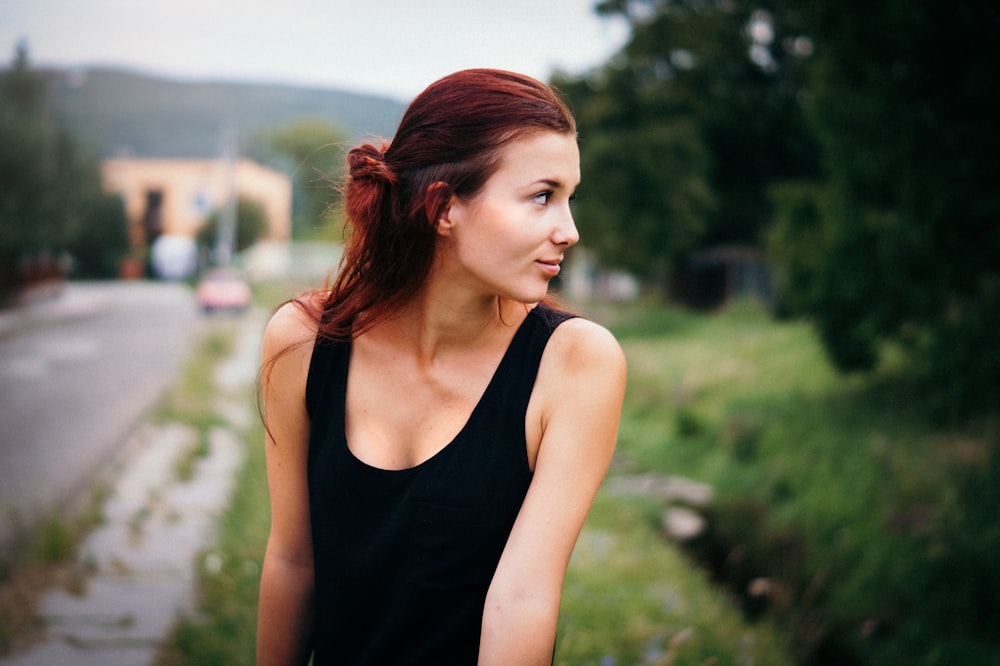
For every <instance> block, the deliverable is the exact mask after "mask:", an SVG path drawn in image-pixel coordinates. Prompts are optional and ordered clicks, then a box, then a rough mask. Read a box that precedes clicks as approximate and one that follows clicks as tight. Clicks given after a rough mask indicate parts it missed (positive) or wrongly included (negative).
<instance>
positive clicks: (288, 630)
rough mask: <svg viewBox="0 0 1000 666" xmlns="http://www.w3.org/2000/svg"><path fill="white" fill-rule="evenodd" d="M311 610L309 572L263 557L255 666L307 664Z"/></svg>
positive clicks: (311, 589) (311, 577) (310, 576)
mask: <svg viewBox="0 0 1000 666" xmlns="http://www.w3.org/2000/svg"><path fill="white" fill-rule="evenodd" d="M312 607H313V571H312V568H311V567H304V566H300V565H296V564H294V563H291V562H287V561H283V560H280V559H278V558H274V557H266V556H265V558H264V566H263V568H262V571H261V579H260V606H259V611H258V617H257V665H258V666H271V665H275V666H278V665H280V666H286V665H288V664H302V665H305V664H307V663H308V662H309V655H310V653H311V648H310V645H311V638H312Z"/></svg>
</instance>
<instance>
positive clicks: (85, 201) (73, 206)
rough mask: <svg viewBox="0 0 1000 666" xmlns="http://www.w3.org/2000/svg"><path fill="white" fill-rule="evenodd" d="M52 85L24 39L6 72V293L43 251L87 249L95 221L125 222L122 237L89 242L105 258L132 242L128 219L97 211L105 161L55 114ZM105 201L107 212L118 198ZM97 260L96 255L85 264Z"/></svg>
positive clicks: (1, 95) (2, 93) (1, 190)
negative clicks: (33, 61)
mask: <svg viewBox="0 0 1000 666" xmlns="http://www.w3.org/2000/svg"><path fill="white" fill-rule="evenodd" d="M45 90H46V85H45V79H44V78H43V76H42V75H41V74H39V73H38V72H35V71H34V70H32V69H31V67H30V66H29V62H28V50H27V45H26V44H24V43H21V44H19V45H18V47H17V51H16V54H15V57H14V62H13V64H12V66H11V68H10V69H9V70H7V71H5V72H2V73H0V146H3V150H0V267H2V269H3V274H2V275H0V292H3V293H2V294H0V296H4V295H6V293H9V292H10V291H12V290H14V289H16V288H17V287H18V286H19V285H20V284H21V283H22V282H24V281H26V280H30V279H31V275H29V274H28V273H27V272H26V268H25V267H26V266H30V265H31V264H32V263H33V262H35V261H36V260H37V259H38V258H39V257H41V256H46V255H54V254H61V253H63V252H73V251H83V249H84V248H85V247H86V246H88V241H87V240H86V239H87V237H88V234H90V233H91V232H92V231H93V230H92V229H90V226H91V225H93V224H104V223H107V224H117V223H118V222H121V224H122V227H121V229H120V231H121V234H120V235H116V236H115V237H114V242H110V243H109V244H108V245H104V246H102V247H101V248H100V249H97V248H94V247H89V248H88V251H99V252H104V253H106V255H107V256H106V257H105V258H104V259H102V260H100V261H104V262H105V263H107V262H114V261H115V259H116V257H117V256H118V255H119V253H120V252H122V251H123V250H124V247H125V245H124V244H125V243H127V239H125V238H124V233H125V231H126V228H125V226H124V222H123V221H122V218H113V215H114V214H111V215H112V216H111V217H105V216H99V215H97V212H96V211H97V209H98V208H99V207H100V206H101V205H102V204H98V203H97V202H100V201H101V198H102V197H103V193H102V186H101V177H100V171H99V168H98V165H97V162H96V161H95V160H94V159H92V158H91V157H90V156H89V155H87V154H85V153H84V152H82V151H81V150H80V147H79V143H78V141H77V140H76V137H74V136H73V135H72V134H70V133H69V132H68V131H67V130H66V129H64V128H62V127H60V126H58V125H57V124H56V123H54V122H53V121H52V119H51V118H50V114H49V112H48V110H47V104H48V100H47V99H46V96H45ZM103 205H104V206H105V211H106V212H107V210H108V208H109V207H110V204H103ZM105 240H109V241H110V240H112V239H111V237H109V236H105ZM80 259H81V258H78V263H79V261H80ZM93 261H97V260H96V259H94V260H93ZM93 261H92V257H89V256H88V258H86V259H85V260H84V261H83V265H84V266H87V267H90V266H92V265H93ZM88 270H89V268H88Z"/></svg>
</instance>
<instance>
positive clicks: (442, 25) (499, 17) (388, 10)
mask: <svg viewBox="0 0 1000 666" xmlns="http://www.w3.org/2000/svg"><path fill="white" fill-rule="evenodd" d="M595 3H596V0H268V1H265V0H240V1H236V0H152V1H147V2H142V1H137V0H0V49H3V51H2V52H0V62H4V63H5V65H6V64H7V63H9V62H10V61H11V59H12V57H13V54H14V51H15V48H16V45H17V44H18V42H19V40H21V39H24V40H26V41H27V44H28V49H29V57H30V60H31V62H32V63H33V64H34V65H36V66H64V67H86V66H94V65H102V66H105V65H113V66H122V67H127V68H129V69H134V70H138V71H141V72H145V73H150V74H158V75H164V76H167V77H170V78H179V79H185V80H235V81H252V82H262V83H263V82H266V83H288V84H293V85H306V86H316V87H322V88H340V89H346V90H350V91H353V92H360V93H369V94H376V95H383V96H387V97H392V98H395V99H398V100H400V101H409V100H410V99H411V98H412V97H413V96H414V95H416V94H417V93H419V92H420V91H421V90H423V88H424V87H426V86H427V85H428V84H430V83H432V82H433V81H435V80H436V79H438V78H440V77H441V76H444V75H445V74H449V73H451V72H453V71H456V70H459V69H464V68H467V67H496V68H500V69H511V70H515V71H519V72H522V73H524V74H528V75H530V76H534V77H536V78H539V79H542V80H546V79H548V78H549V77H550V76H551V74H552V73H553V72H554V71H555V70H556V69H559V70H561V71H564V72H568V73H571V74H580V73H583V72H584V71H586V70H587V69H589V68H591V67H593V66H596V65H599V64H602V63H604V62H606V61H607V60H608V58H609V57H610V56H611V55H612V54H613V53H615V52H616V51H617V50H618V49H619V48H621V46H622V45H623V44H624V42H625V40H626V38H627V36H628V31H627V27H626V26H625V24H624V22H623V21H622V20H621V19H620V18H617V17H616V18H601V17H598V16H597V15H596V14H595V13H594V11H593V5H594V4H595Z"/></svg>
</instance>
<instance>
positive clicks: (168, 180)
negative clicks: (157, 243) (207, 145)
mask: <svg viewBox="0 0 1000 666" xmlns="http://www.w3.org/2000/svg"><path fill="white" fill-rule="evenodd" d="M101 171H102V175H103V179H104V187H105V189H106V190H107V191H109V192H113V193H116V194H120V195H121V196H122V198H123V199H124V201H125V210H126V213H127V215H128V220H129V237H130V239H131V242H132V246H133V247H134V248H137V249H138V248H148V247H149V245H150V243H151V242H152V241H153V240H155V239H156V238H157V237H159V236H161V235H172V236H187V237H194V236H195V234H197V233H198V229H200V228H201V226H202V224H204V222H205V220H206V219H207V218H208V217H209V216H210V215H211V214H212V213H213V212H214V211H216V210H219V209H220V208H222V207H223V206H225V205H226V202H227V201H228V199H229V193H230V192H231V191H233V190H235V191H236V192H237V196H239V197H242V198H244V199H248V200H252V201H255V202H257V203H258V204H260V206H261V207H262V208H263V209H264V213H265V215H266V216H267V225H268V231H267V234H266V236H265V238H264V240H269V241H284V240H288V239H289V238H290V237H291V228H292V184H291V180H290V179H289V178H288V176H286V175H284V174H282V173H279V172H277V171H274V170H272V169H269V168H267V167H264V166H262V165H260V164H257V163H256V162H253V161H251V160H239V161H236V162H233V163H229V162H227V161H225V160H208V159H201V160H187V159H159V158H149V159H135V158H113V159H108V160H105V161H104V162H103V164H102V165H101Z"/></svg>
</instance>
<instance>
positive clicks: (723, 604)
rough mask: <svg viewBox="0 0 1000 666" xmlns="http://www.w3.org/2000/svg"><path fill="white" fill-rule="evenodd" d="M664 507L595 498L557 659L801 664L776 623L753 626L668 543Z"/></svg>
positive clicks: (568, 590)
mask: <svg viewBox="0 0 1000 666" xmlns="http://www.w3.org/2000/svg"><path fill="white" fill-rule="evenodd" d="M659 512H660V508H659V507H658V505H655V504H653V503H650V502H648V501H644V500H643V499H642V498H630V499H626V498H622V497H614V496H612V495H610V494H609V493H608V492H606V491H602V493H600V494H599V495H598V498H597V500H596V501H595V503H594V507H593V509H592V511H591V514H590V516H589V518H588V520H587V524H586V526H585V528H584V530H583V533H582V534H581V536H580V540H579V542H578V543H577V547H576V549H575V550H574V553H573V559H572V561H571V564H570V568H569V570H568V572H567V575H566V581H565V585H564V588H563V601H562V613H561V621H560V627H559V638H558V642H557V651H556V663H557V664H564V665H566V666H570V665H583V664H594V665H595V666H598V665H610V664H675V665H677V666H682V665H685V664H707V663H711V664H717V665H718V666H725V665H727V664H749V663H755V664H772V665H774V666H779V665H781V664H792V663H794V662H793V661H792V660H791V658H790V657H789V656H788V651H787V640H786V639H785V638H783V637H782V636H781V634H780V632H778V631H777V630H776V629H775V628H774V626H773V625H772V624H770V623H768V622H761V623H757V624H755V625H748V624H747V623H746V622H745V621H744V619H743V618H742V617H741V616H740V614H739V613H738V612H736V611H735V610H734V608H733V605H732V603H731V601H730V600H729V599H728V598H727V597H725V596H724V595H722V594H720V593H719V590H718V589H717V588H715V587H714V586H713V585H712V583H710V582H709V581H708V580H707V578H706V576H705V575H704V574H703V573H702V572H700V571H699V570H697V569H695V568H693V567H692V566H691V563H690V561H688V560H687V559H685V558H684V556H683V555H682V554H681V553H680V552H678V551H677V549H675V548H673V547H671V546H669V545H668V544H667V543H666V542H665V541H664V540H663V537H662V535H661V533H660V532H659V530H658V529H657V528H656V524H657V521H658V519H659Z"/></svg>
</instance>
